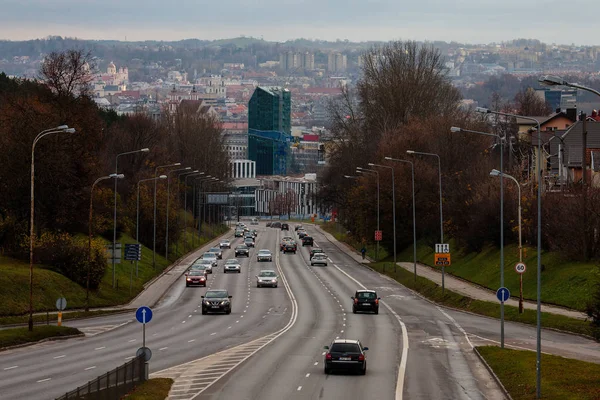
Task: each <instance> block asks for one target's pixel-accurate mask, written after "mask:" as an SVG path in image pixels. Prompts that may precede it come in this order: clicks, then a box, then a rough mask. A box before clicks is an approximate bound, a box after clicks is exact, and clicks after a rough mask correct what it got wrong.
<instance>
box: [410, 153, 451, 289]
mask: <svg viewBox="0 0 600 400" xmlns="http://www.w3.org/2000/svg"><path fill="white" fill-rule="evenodd" d="M406 153H408V154H418V155H421V156H431V157H436V158H437V161H438V178H439V186H440V241H441V243H442V244H443V243H444V214H443V207H442V160H441V159H440V156H439V155H438V154H435V153H424V152H422V151H414V150H406ZM445 274H446V271H445V268H444V266H443V265H442V294H443V293H444V292H445V290H446V288H445V285H444V278H445Z"/></svg>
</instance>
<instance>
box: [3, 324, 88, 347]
mask: <svg viewBox="0 0 600 400" xmlns="http://www.w3.org/2000/svg"><path fill="white" fill-rule="evenodd" d="M78 336H83V333H82V332H81V331H80V330H79V329H76V328H71V327H68V326H53V325H44V326H39V327H36V328H35V329H34V330H33V331H29V330H28V328H12V329H3V330H0V350H7V349H9V348H14V347H19V346H23V345H29V344H33V343H39V342H41V341H46V340H57V339H68V338H72V337H78Z"/></svg>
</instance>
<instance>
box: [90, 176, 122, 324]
mask: <svg viewBox="0 0 600 400" xmlns="http://www.w3.org/2000/svg"><path fill="white" fill-rule="evenodd" d="M111 178H114V179H123V178H125V175H123V174H119V175H115V174H110V175H108V176H103V177H101V178H98V179H96V180H95V181H94V183H93V184H92V189H91V190H90V215H89V222H88V236H89V238H88V266H87V279H86V283H85V311H86V312H88V311H90V269H91V264H92V233H93V230H92V228H93V227H92V212H93V211H92V210H93V208H94V187H96V184H98V182H101V181H104V180H106V179H111Z"/></svg>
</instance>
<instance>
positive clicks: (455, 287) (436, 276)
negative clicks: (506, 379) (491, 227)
mask: <svg viewBox="0 0 600 400" xmlns="http://www.w3.org/2000/svg"><path fill="white" fill-rule="evenodd" d="M315 227H316V228H317V229H318V230H319V232H321V233H322V234H323V235H325V237H326V238H327V240H329V241H330V242H331V243H333V244H334V245H335V246H337V247H338V248H339V249H340V250H341V251H343V252H345V253H347V254H348V255H349V256H351V257H352V258H353V259H354V260H355V261H356V262H357V263H360V264H368V263H370V262H372V260H369V259H368V258H367V260H363V259H362V256H361V255H360V254H359V253H358V252H357V251H356V250H355V249H354V248H352V247H351V246H349V245H348V244H346V243H343V242H339V241H338V240H337V239H336V238H335V237H334V236H333V235H331V234H329V233H327V232H325V231H324V230H323V229H321V227H320V226H318V225H315ZM398 265H399V266H401V267H402V268H404V269H406V270H407V271H409V272H413V271H414V265H413V263H412V262H399V263H398ZM417 275H418V276H422V277H424V278H427V279H429V280H430V281H432V282H435V283H437V284H438V285H440V286H441V285H442V272H441V271H439V270H437V269H435V268H432V267H429V266H427V265H423V264H419V263H417ZM444 286H445V287H446V289H448V290H451V291H453V292H456V293H459V294H462V295H463V296H467V297H470V298H472V299H476V300H483V301H489V302H492V303H497V302H498V299H497V298H496V292H494V291H492V290H489V289H486V288H483V287H481V286H479V285H474V284H472V283H470V282H468V281H465V280H463V279H459V278H456V277H454V276H452V275H450V274H446V275H445V276H444ZM505 304H506V305H509V306H513V307H519V299H518V298H515V297H511V298H510V299H509V300H508V301H506V302H505ZM523 308H526V309H530V310H536V309H537V303H535V302H533V301H529V300H524V301H523ZM542 312H547V313H551V314H557V315H564V316H566V317H569V318H575V319H580V320H585V319H587V318H588V316H587V315H586V314H585V313H583V312H580V311H577V310H571V309H567V308H562V307H557V306H553V305H549V304H544V303H542Z"/></svg>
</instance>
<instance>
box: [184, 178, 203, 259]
mask: <svg viewBox="0 0 600 400" xmlns="http://www.w3.org/2000/svg"><path fill="white" fill-rule="evenodd" d="M197 175H204V172H195V173H193V174H189V175H186V177H185V178H183V184H184V189H183V194H184V199H183V211H184V213H183V251H187V180H188V178H189V177H192V176H197Z"/></svg>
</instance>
